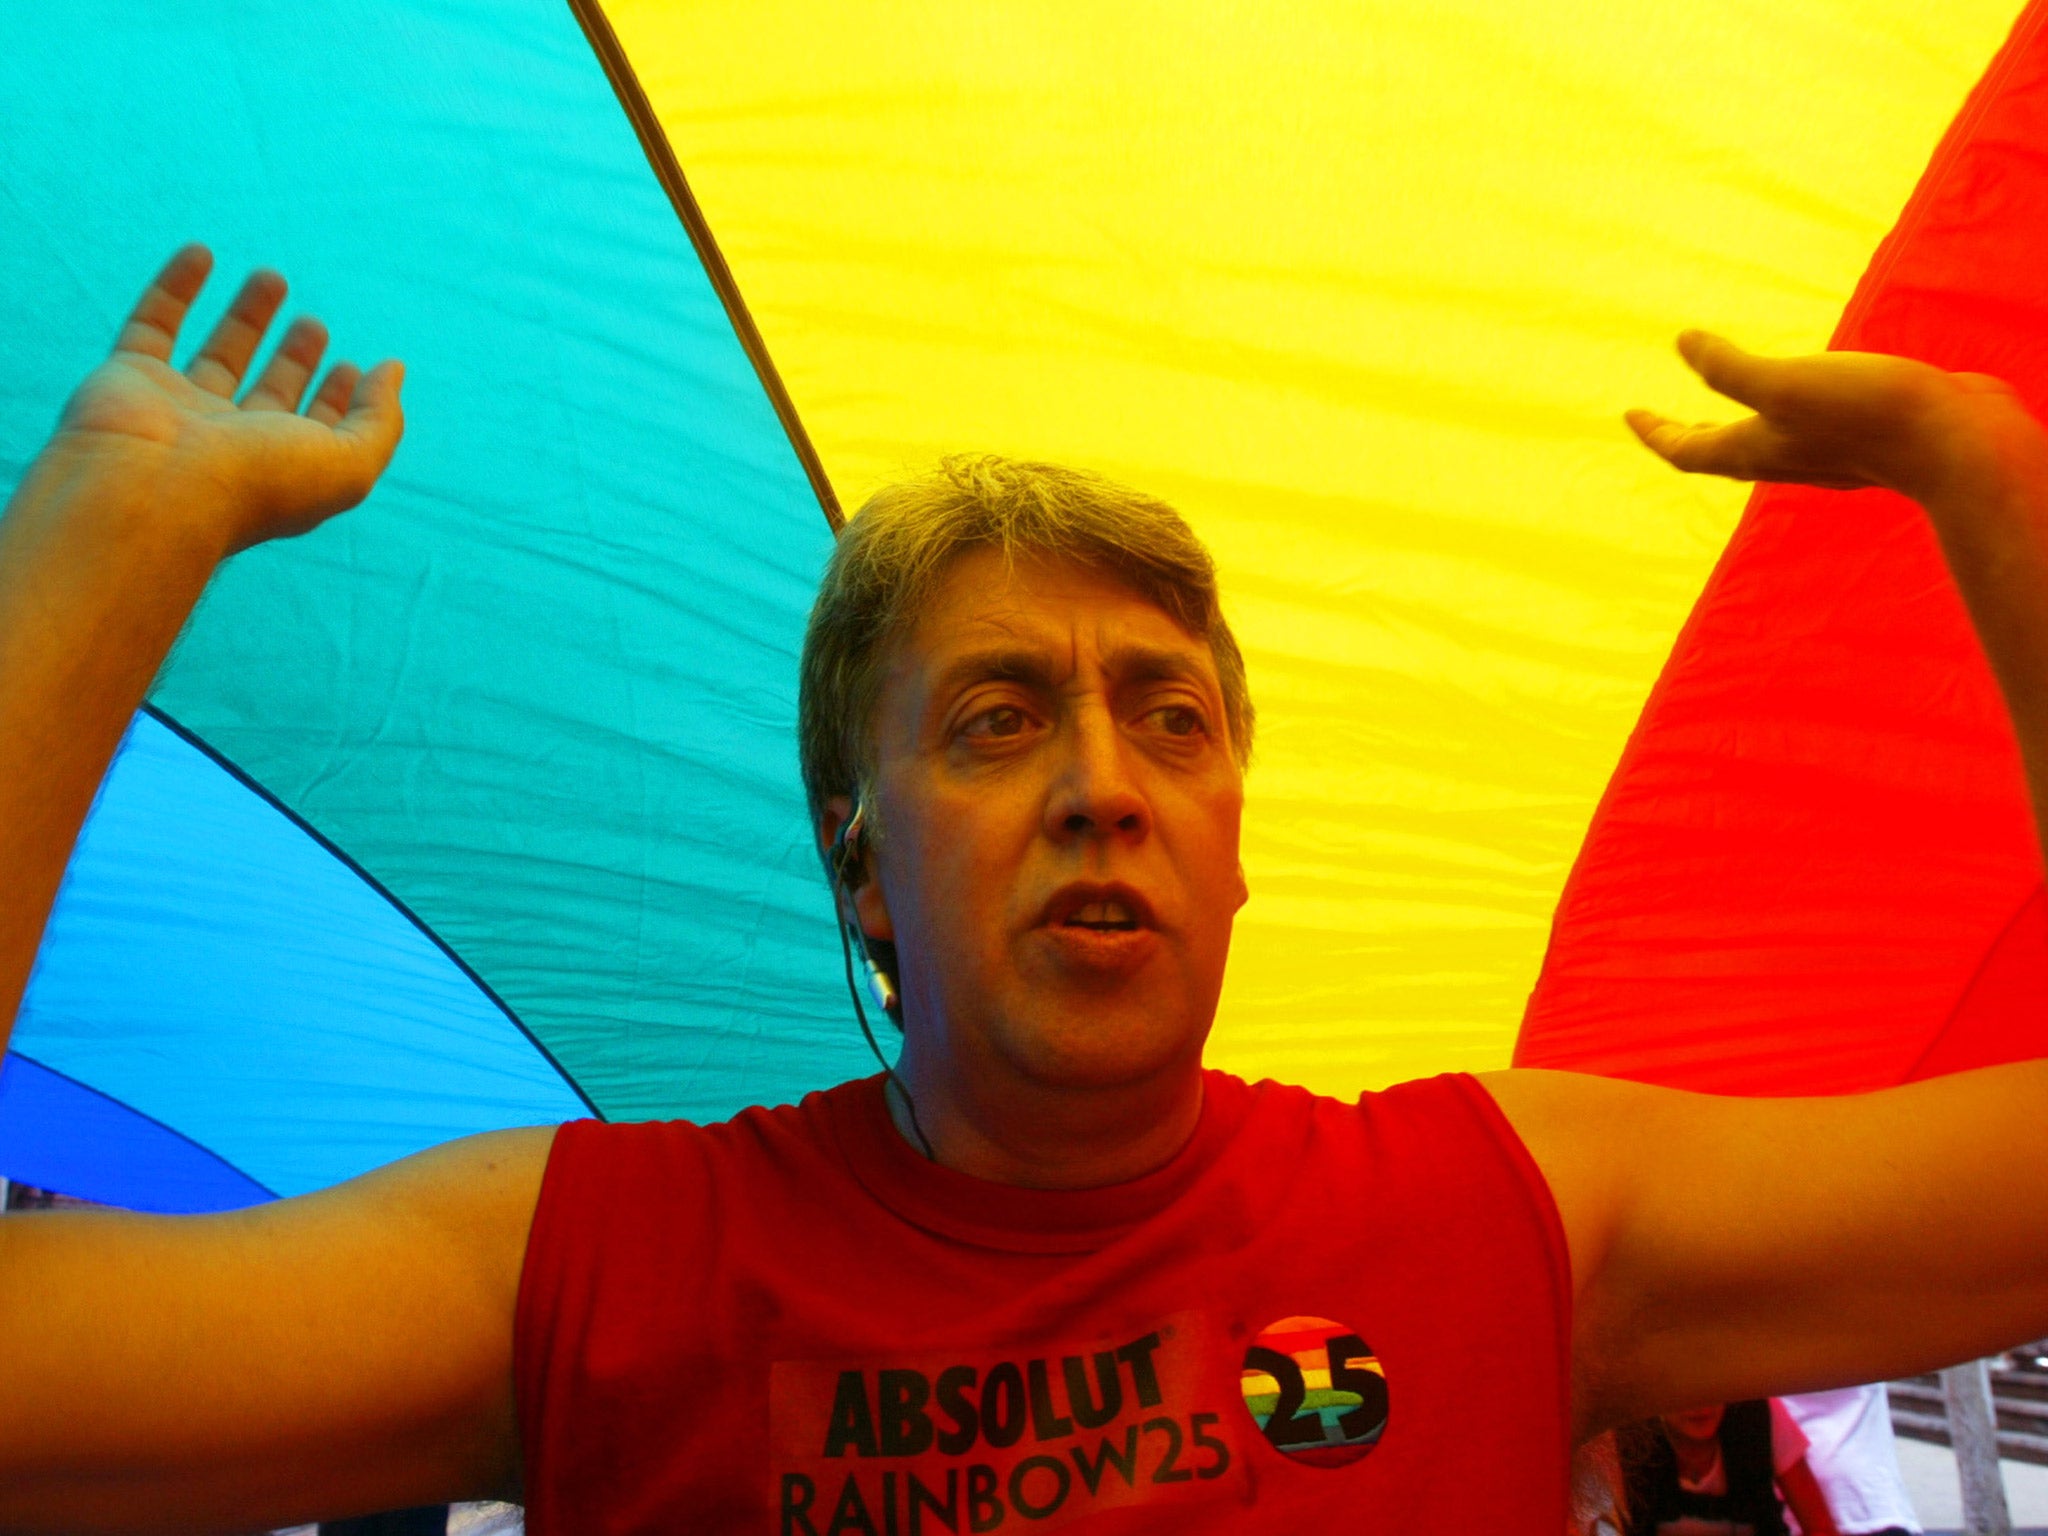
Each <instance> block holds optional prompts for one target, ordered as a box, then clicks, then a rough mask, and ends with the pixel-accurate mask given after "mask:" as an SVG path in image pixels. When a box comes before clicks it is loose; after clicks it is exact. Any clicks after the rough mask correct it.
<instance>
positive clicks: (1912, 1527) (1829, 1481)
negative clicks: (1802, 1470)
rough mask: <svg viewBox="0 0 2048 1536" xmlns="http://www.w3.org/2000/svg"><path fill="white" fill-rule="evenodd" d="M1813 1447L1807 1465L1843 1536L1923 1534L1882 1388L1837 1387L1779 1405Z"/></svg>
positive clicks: (1889, 1409)
mask: <svg viewBox="0 0 2048 1536" xmlns="http://www.w3.org/2000/svg"><path fill="white" fill-rule="evenodd" d="M1780 1401H1781V1402H1783V1403H1784V1405H1785V1406H1786V1407H1787V1408H1789V1409H1790V1410H1791V1411H1792V1417H1793V1418H1794V1419H1796V1420H1798V1421H1799V1427H1800V1428H1801V1429H1803V1430H1804V1431H1806V1438H1807V1440H1808V1441H1810V1442H1811V1444H1810V1446H1809V1448H1808V1450H1807V1452H1806V1464H1807V1465H1808V1466H1809V1467H1811V1468H1812V1469H1813V1476H1814V1481H1816V1482H1817V1483H1819V1484H1820V1491H1821V1492H1822V1493H1823V1494H1825V1495H1826V1496H1827V1501H1828V1508H1829V1509H1830V1510H1832V1511H1834V1516H1835V1524H1836V1525H1837V1526H1839V1527H1840V1528H1841V1529H1842V1531H1843V1532H1844V1536H1855V1533H1858V1532H1862V1531H1882V1530H1886V1529H1889V1528H1891V1527H1893V1526H1897V1527H1898V1528H1899V1529H1900V1530H1906V1531H1918V1530H1920V1529H1922V1527H1921V1524H1920V1517H1919V1516H1918V1515H1917V1514H1915V1513H1914V1512H1913V1501H1912V1500H1911V1499H1909V1498H1908V1497H1907V1496H1906V1480H1905V1479H1904V1478H1903V1477H1901V1476H1900V1475H1899V1453H1898V1450H1897V1448H1896V1446H1894V1444H1893V1442H1892V1411H1891V1404H1890V1403H1889V1402H1888V1401H1887V1400H1886V1398H1885V1391H1884V1388H1883V1387H1882V1386H1869V1387H1839V1388H1837V1389H1836V1390H1835V1391H1833V1392H1808V1393H1805V1394H1804V1395H1802V1396H1799V1397H1787V1398H1782V1399H1780Z"/></svg>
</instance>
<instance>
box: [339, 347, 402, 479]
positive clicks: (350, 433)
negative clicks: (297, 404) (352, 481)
mask: <svg viewBox="0 0 2048 1536" xmlns="http://www.w3.org/2000/svg"><path fill="white" fill-rule="evenodd" d="M404 383H405V364H403V363H401V362H398V361H396V360H387V361H385V362H381V363H379V364H378V365H377V366H376V367H374V368H372V369H371V370H370V371H369V372H368V373H366V374H364V375H363V376H362V377H361V378H360V379H358V380H357V381H356V386H355V388H354V390H353V391H352V392H351V393H350V395H349V401H348V410H347V411H346V412H345V413H344V414H343V415H342V418H341V420H340V421H338V422H336V423H335V426H334V430H335V433H336V435H337V436H341V437H352V438H354V439H355V440H356V441H357V442H358V443H360V444H361V445H362V446H363V448H364V450H365V451H366V452H367V453H368V454H369V455H370V456H371V458H372V460H373V462H374V463H375V465H376V471H374V472H381V471H382V469H383V468H384V465H385V464H386V463H387V462H388V461H389V460H390V458H391V455H392V454H393V453H394V452H396V451H397V448H398V439H399V437H400V436H401V435H402V434H403V433H404V431H405V411H404V409H403V407H401V406H400V405H399V403H398V392H399V389H400V388H401V387H402V386H403V385H404ZM322 393H323V394H325V391H324V390H323V391H322Z"/></svg>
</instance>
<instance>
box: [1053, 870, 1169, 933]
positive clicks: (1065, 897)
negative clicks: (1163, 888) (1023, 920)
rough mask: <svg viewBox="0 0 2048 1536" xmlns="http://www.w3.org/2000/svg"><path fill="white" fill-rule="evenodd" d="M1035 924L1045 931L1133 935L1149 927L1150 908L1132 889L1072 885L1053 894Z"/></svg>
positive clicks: (1086, 884)
mask: <svg viewBox="0 0 2048 1536" xmlns="http://www.w3.org/2000/svg"><path fill="white" fill-rule="evenodd" d="M1038 920H1039V921H1040V922H1041V923H1043V924H1044V925H1045V926H1046V927H1048V928H1083V929H1087V930H1088V931H1090V932H1092V933H1134V932H1136V931H1137V930H1139V929H1141V928H1150V927H1151V926H1152V904H1151V903H1150V902H1148V901H1146V900H1145V898H1144V896H1143V895H1142V894H1141V893H1140V892H1138V891H1137V890H1136V889H1135V888H1133V887H1131V886H1128V885H1124V884H1122V883H1120V882H1119V883H1116V884H1096V883H1093V882H1090V881H1076V882H1075V883H1074V884H1072V885H1064V886H1061V887H1060V888H1059V890H1057V891H1055V892H1054V893H1053V896H1052V900H1050V901H1048V902H1047V903H1046V904H1045V908H1044V910H1043V911H1042V912H1041V913H1040V914H1039V919H1038Z"/></svg>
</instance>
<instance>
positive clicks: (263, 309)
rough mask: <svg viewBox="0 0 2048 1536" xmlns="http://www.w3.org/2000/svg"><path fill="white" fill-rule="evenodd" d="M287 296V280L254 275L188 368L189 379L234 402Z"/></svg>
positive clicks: (261, 270)
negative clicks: (285, 295) (265, 334)
mask: <svg viewBox="0 0 2048 1536" xmlns="http://www.w3.org/2000/svg"><path fill="white" fill-rule="evenodd" d="M284 292H285V283H284V279H283V278H282V277H280V276H279V275H278V274H277V273H275V272H272V271H270V270H268V269H267V268H260V267H259V268H258V269H257V270H256V271H254V272H251V273H250V274H249V280H248V281H247V282H245V283H243V284H242V291H241V292H240V293H238V294H236V295H235V301H234V303H232V304H230V305H229V306H228V312H227V313H226V314H224V315H222V316H221V317H220V324H218V325H216V326H215V327H214V328H213V334H212V335H211V336H209V337H207V338H206V344H205V345H204V346H202V347H201V348H200V349H199V353H198V355H197V356H196V357H194V358H193V359H192V361H191V362H189V363H187V364H186V365H185V377H186V378H188V379H190V380H191V381H192V382H193V383H194V384H197V385H198V386H199V387H200V388H201V389H204V390H207V391H209V392H211V393H213V394H216V395H220V396H223V397H226V398H233V396H234V393H235V391H236V389H238V388H239V387H240V386H241V383H242V374H243V372H244V370H246V369H247V368H248V366H249V359H250V358H252V357H254V356H255V355H256V347H257V344H258V343H260V342H261V341H262V340H263V333H264V332H265V331H267V330H269V329H270V322H271V321H272V320H274V319H276V318H277V311H278V307H279V306H280V305H281V304H283V303H284Z"/></svg>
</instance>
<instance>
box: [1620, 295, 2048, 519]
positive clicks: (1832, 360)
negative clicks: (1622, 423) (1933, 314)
mask: <svg viewBox="0 0 2048 1536" xmlns="http://www.w3.org/2000/svg"><path fill="white" fill-rule="evenodd" d="M1678 350H1679V352H1680V354H1681V355H1682V356H1683V357H1684V358H1685V360H1686V361H1687V362H1688V363H1690V364H1691V365H1692V367H1693V368H1694V369H1695V370H1696V371H1697V372H1698V373H1699V375H1700V377H1701V378H1702V379H1704V380H1705V381H1706V383H1707V384H1708V386H1709V387H1711V388H1713V389H1715V390H1717V391H1718V392H1720V393H1721V394H1724V395H1726V396H1728V397H1729V398H1730V399H1731V400H1736V401H1739V402H1740V403H1741V404H1743V405H1747V406H1749V407H1750V408H1752V409H1753V410H1754V411H1755V412H1756V414H1755V415H1754V416H1750V417H1747V418H1745V419H1743V420H1741V421H1732V422H1725V423H1720V424H1714V423H1700V424H1697V425H1688V424H1686V423H1683V422H1677V421H1672V420H1670V419H1669V418H1668V417H1664V416H1660V415H1658V414H1657V413H1656V412H1654V411H1641V410H1638V411H1630V412H1629V413H1628V418H1627V419H1628V424H1629V426H1630V427H1632V428H1633V429H1634V430H1635V432H1636V435H1637V436H1639V437H1640V438H1642V440H1643V441H1644V442H1645V443H1646V444H1648V445H1649V447H1650V448H1651V449H1652V450H1653V451H1654V452H1656V453H1657V454H1658V455H1660V456H1661V457H1662V458H1664V459H1666V460H1667V461H1669V462H1670V463H1671V464H1673V465H1675V466H1677V467H1678V468H1679V469H1683V470H1688V471H1691V472H1693V473H1696V474H1712V475H1726V476H1728V477H1730V478H1732V479H1736V480H1778V481H1789V482H1792V483H1795V484H1800V485H1818V486H1824V487H1827V488H1829V489H1832V490H1858V489H1862V488H1864V487H1867V486H1882V487H1884V488H1886V489H1888V490H1894V491H1900V492H1903V493H1904V494H1906V495H1909V496H1914V497H1918V498H1922V499H1924V498H1925V496H1926V495H1927V494H1929V493H1930V492H1931V491H1933V490H1934V489H1936V488H1937V487H1938V485H1939V483H1940V481H1941V479H1942V477H1943V476H1944V475H1945V474H1946V473H1948V472H1949V471H1950V470H1951V469H1952V468H1953V467H1954V464H1953V461H1954V459H1955V457H1956V455H1957V452H1958V451H1959V450H1960V449H1962V448H1965V447H1967V446H1968V444H1969V441H1970V440H1971V434H1970V432H1968V431H1967V430H1965V425H1966V423H1967V422H1968V421H1969V420H1970V419H1971V418H1972V417H1975V416H1980V415H1982V414H1983V413H1986V412H1990V413H1995V414H2001V415H2004V414H2010V413H2012V412H2019V413H2021V414H2022V415H2023V414H2024V411H2025V407H2024V406H2022V405H2021V404H2020V403H2019V400H2018V397H2017V396H2016V395H2015V394H2014V393H2013V391H2012V389H2011V387H2010V386H2008V385H2006V384H2005V383H2003V382H2002V381H2000V380H1998V379H1994V378H1990V377H1988V376H1987V375H1984V374H1974V373H1945V372H1943V371H1942V370H1941V369H1939V368H1935V367H1932V366H1931V365H1929V364H1927V363H1921V362H1915V361H1913V360H1912V359H1910V358H1904V357H1892V356H1888V355H1886V354H1883V353H1876V352H1822V353H1817V354H1815V355H1813V356H1809V357H1786V358H1776V357H1758V356H1756V355H1755V354H1754V353H1750V352H1745V351H1743V350H1742V349H1741V348H1740V347H1738V346H1736V345H1735V344H1734V343H1733V342H1730V341H1725V340H1723V339H1722V338H1720V337H1718V336H1712V335H1709V334H1707V333H1706V332H1704V331H1687V332H1686V333H1685V334H1684V335H1682V336H1680V337H1679V339H1678Z"/></svg>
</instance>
